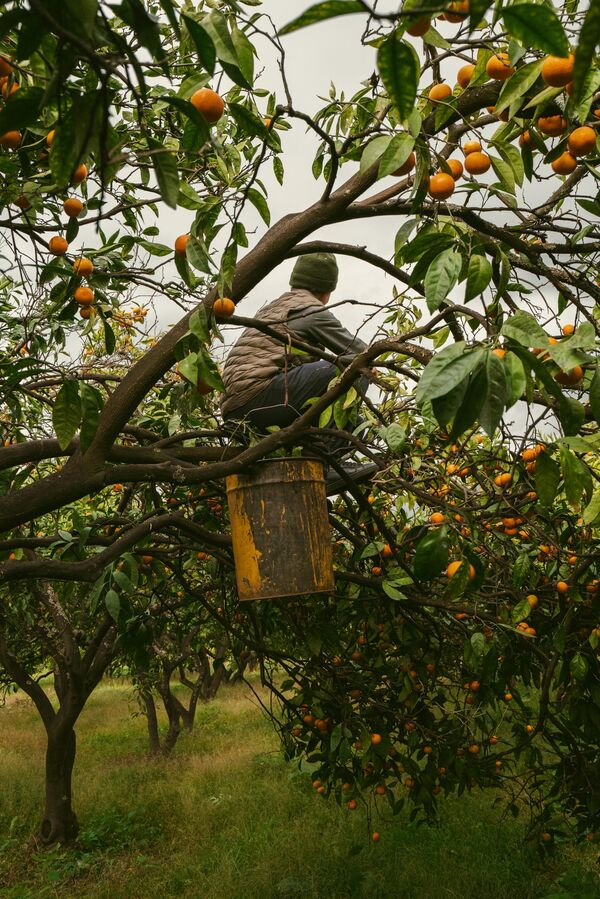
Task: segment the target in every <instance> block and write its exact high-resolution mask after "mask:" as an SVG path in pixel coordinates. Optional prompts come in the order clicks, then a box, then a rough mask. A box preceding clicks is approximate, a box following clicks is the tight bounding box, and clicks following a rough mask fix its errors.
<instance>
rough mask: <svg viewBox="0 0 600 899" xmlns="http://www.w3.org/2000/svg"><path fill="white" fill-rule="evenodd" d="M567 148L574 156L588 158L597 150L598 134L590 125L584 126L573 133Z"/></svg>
mask: <svg viewBox="0 0 600 899" xmlns="http://www.w3.org/2000/svg"><path fill="white" fill-rule="evenodd" d="M567 146H568V148H569V150H570V151H571V153H572V154H573V156H587V155H588V153H591V152H592V151H593V150H595V149H596V132H595V131H594V129H593V128H590V126H589V125H582V126H581V127H580V128H575V130H574V131H571V133H570V134H569V138H568V140H567Z"/></svg>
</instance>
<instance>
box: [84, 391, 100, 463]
mask: <svg viewBox="0 0 600 899" xmlns="http://www.w3.org/2000/svg"><path fill="white" fill-rule="evenodd" d="M79 396H80V398H81V450H82V452H84V453H85V451H86V450H87V448H88V447H89V446H90V444H91V442H92V440H93V439H94V437H95V436H96V429H97V427H98V422H99V420H100V413H101V411H102V407H103V405H104V403H103V400H102V394H101V393H100V391H99V390H96V388H95V387H92V386H91V384H86V383H85V381H81V383H80V384H79Z"/></svg>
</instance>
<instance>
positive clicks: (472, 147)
mask: <svg viewBox="0 0 600 899" xmlns="http://www.w3.org/2000/svg"><path fill="white" fill-rule="evenodd" d="M462 151H463V153H464V155H465V156H468V155H469V153H480V152H481V144H480V143H479V141H478V140H467V141H465V143H464V144H463V147H462Z"/></svg>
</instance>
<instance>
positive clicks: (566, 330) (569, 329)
mask: <svg viewBox="0 0 600 899" xmlns="http://www.w3.org/2000/svg"><path fill="white" fill-rule="evenodd" d="M561 331H562V332H563V334H564V335H565V337H570V336H571V334H574V333H575V325H570V324H569V325H563V326H562V328H561Z"/></svg>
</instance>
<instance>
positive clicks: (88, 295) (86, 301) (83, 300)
mask: <svg viewBox="0 0 600 899" xmlns="http://www.w3.org/2000/svg"><path fill="white" fill-rule="evenodd" d="M74 296H75V302H76V303H79V305H80V306H91V305H92V303H93V302H94V291H93V290H92V288H91V287H78V288H77V290H76V291H75V294H74Z"/></svg>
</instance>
